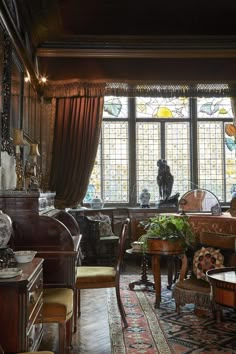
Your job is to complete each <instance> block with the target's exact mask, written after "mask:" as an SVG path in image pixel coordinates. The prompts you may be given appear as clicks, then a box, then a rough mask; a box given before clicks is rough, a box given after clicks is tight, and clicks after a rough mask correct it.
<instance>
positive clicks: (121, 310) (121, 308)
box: [116, 287, 128, 328]
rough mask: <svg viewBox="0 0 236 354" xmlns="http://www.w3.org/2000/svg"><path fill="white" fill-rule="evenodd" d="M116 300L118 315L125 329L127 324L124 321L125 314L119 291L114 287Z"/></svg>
mask: <svg viewBox="0 0 236 354" xmlns="http://www.w3.org/2000/svg"><path fill="white" fill-rule="evenodd" d="M116 298H117V304H118V308H119V311H120V315H121V318H122V321H123V324H124V327H125V328H127V327H128V323H127V321H126V317H125V316H126V314H125V310H124V307H123V304H122V301H121V297H120V290H119V288H118V287H116Z"/></svg>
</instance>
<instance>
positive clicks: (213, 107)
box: [197, 97, 233, 118]
mask: <svg viewBox="0 0 236 354" xmlns="http://www.w3.org/2000/svg"><path fill="white" fill-rule="evenodd" d="M197 107H198V111H197V114H198V118H233V112H232V107H231V101H230V98H229V97H223V98H219V97H211V98H203V97H201V98H198V99H197Z"/></svg>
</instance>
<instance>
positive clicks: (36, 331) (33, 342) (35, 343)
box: [27, 318, 43, 352]
mask: <svg viewBox="0 0 236 354" xmlns="http://www.w3.org/2000/svg"><path fill="white" fill-rule="evenodd" d="M42 336H43V323H42V318H41V320H40V322H36V323H34V324H33V326H32V327H31V329H30V331H29V332H28V334H27V351H29V352H33V351H36V350H37V349H38V347H39V344H40V342H41V339H42Z"/></svg>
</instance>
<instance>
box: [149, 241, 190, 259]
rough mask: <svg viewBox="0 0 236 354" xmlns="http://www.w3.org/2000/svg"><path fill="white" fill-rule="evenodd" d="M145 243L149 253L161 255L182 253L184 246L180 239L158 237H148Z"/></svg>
mask: <svg viewBox="0 0 236 354" xmlns="http://www.w3.org/2000/svg"><path fill="white" fill-rule="evenodd" d="M147 245H148V252H150V253H156V254H163V255H172V254H173V255H174V254H180V253H184V246H183V243H182V242H181V240H176V241H168V240H162V239H160V238H148V240H147Z"/></svg>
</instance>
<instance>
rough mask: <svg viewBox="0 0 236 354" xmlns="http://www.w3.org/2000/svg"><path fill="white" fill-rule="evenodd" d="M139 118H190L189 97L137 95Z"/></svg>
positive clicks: (137, 115)
mask: <svg viewBox="0 0 236 354" xmlns="http://www.w3.org/2000/svg"><path fill="white" fill-rule="evenodd" d="M136 117H137V118H189V99H187V98H184V97H179V98H175V97H172V98H161V97H156V98H154V97H137V98H136Z"/></svg>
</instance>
